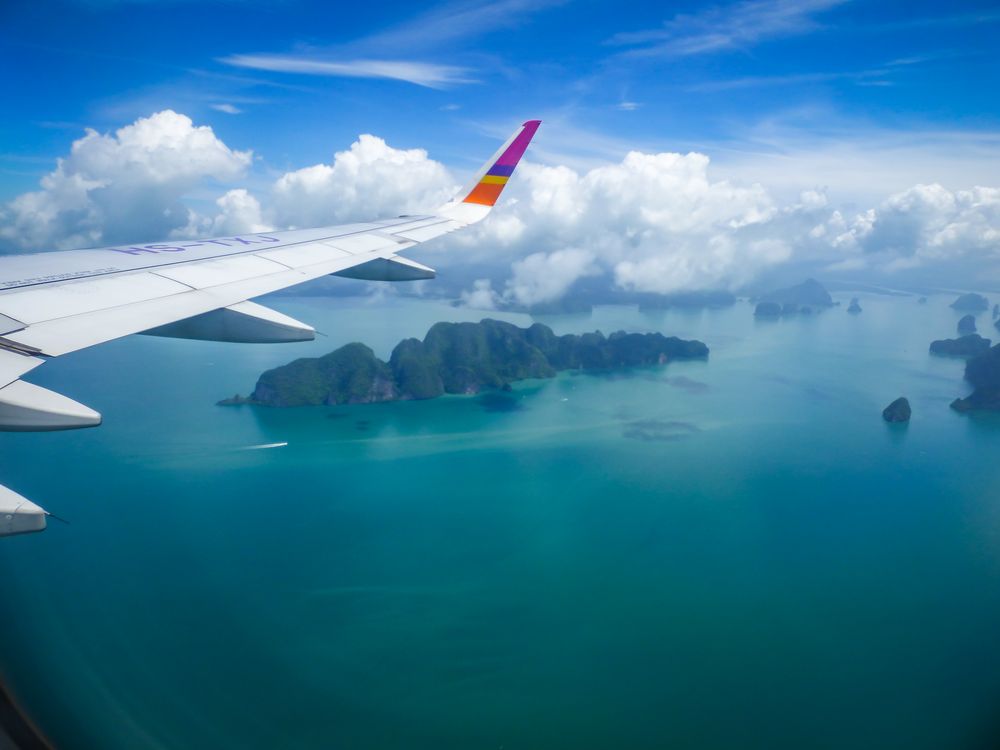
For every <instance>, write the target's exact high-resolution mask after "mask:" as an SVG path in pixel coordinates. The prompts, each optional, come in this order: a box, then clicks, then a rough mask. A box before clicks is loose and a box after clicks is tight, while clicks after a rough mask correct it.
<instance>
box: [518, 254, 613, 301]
mask: <svg viewBox="0 0 1000 750" xmlns="http://www.w3.org/2000/svg"><path fill="white" fill-rule="evenodd" d="M511 270H512V271H513V276H512V277H511V279H510V280H509V281H508V282H507V287H506V290H505V291H504V297H505V298H507V299H510V300H513V301H514V302H517V303H519V304H522V305H535V304H538V303H540V302H551V301H553V300H557V299H559V298H560V297H562V296H563V295H564V294H566V292H567V291H568V290H569V288H570V287H571V286H572V285H573V283H574V282H575V281H576V280H577V279H579V278H582V277H583V276H592V275H594V274H597V273H599V270H598V269H597V267H596V266H595V265H594V254H593V253H592V252H590V251H588V250H578V249H576V248H569V249H565V250H556V251H555V252H552V253H548V254H546V253H532V254H531V255H529V256H528V257H526V258H522V259H521V260H518V261H515V262H514V264H513V265H512V266H511Z"/></svg>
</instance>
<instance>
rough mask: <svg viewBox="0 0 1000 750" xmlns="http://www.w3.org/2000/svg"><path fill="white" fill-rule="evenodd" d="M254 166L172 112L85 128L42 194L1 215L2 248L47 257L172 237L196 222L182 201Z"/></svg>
mask: <svg viewBox="0 0 1000 750" xmlns="http://www.w3.org/2000/svg"><path fill="white" fill-rule="evenodd" d="M250 163H251V153H250V152H249V151H234V150H232V149H230V148H229V147H228V146H226V144H224V143H223V142H222V141H221V140H219V139H218V138H217V137H216V135H215V133H213V132H212V129H211V128H209V127H204V126H202V127H195V126H194V124H193V123H192V122H191V120H190V119H189V118H188V117H186V116H184V115H181V114H177V113H176V112H173V111H171V110H165V111H163V112H159V113H157V114H154V115H152V116H150V117H146V118H140V119H138V120H136V121H135V122H134V123H133V124H131V125H127V126H125V127H123V128H121V129H119V130H118V131H117V132H115V133H114V134H113V135H112V134H101V133H98V132H96V131H94V130H89V129H88V130H87V131H86V135H84V137H83V138H80V139H79V140H77V141H75V142H74V143H73V146H72V148H71V150H70V154H69V156H67V157H65V158H63V159H60V160H59V161H58V163H57V166H56V169H55V170H54V171H52V172H50V173H49V174H48V175H46V176H45V177H44V178H42V181H41V190H38V191H36V192H31V193H24V194H23V195H20V196H18V197H17V198H15V199H14V200H13V201H11V202H10V203H8V204H7V205H6V206H5V207H4V208H3V209H0V242H2V244H3V245H5V246H7V247H8V248H11V249H32V250H48V249H55V248H72V247H83V246H88V245H100V244H114V243H116V242H127V241H136V240H140V239H147V240H149V239H156V238H161V237H167V236H168V235H170V234H171V233H172V232H176V231H177V230H178V229H180V228H182V227H184V226H186V225H188V224H190V222H191V217H190V212H189V209H188V208H187V207H185V206H184V205H183V204H182V203H181V202H180V199H181V197H182V196H184V195H185V194H186V193H188V192H189V191H191V190H192V189H193V188H194V187H196V186H197V185H199V184H201V183H202V182H203V181H204V180H206V179H209V178H211V179H215V180H233V179H236V178H238V177H240V176H242V175H243V174H244V173H245V171H246V169H247V167H248V166H249V165H250Z"/></svg>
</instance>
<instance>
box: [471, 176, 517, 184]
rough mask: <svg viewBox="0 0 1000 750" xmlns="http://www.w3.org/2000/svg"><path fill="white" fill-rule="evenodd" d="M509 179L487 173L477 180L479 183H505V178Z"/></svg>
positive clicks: (507, 178)
mask: <svg viewBox="0 0 1000 750" xmlns="http://www.w3.org/2000/svg"><path fill="white" fill-rule="evenodd" d="M509 179H510V178H509V177H503V176H501V175H496V174H488V175H486V176H485V177H483V179H481V180H480V181H479V184H481V185H482V184H484V183H485V184H486V185H506V184H507V180H509Z"/></svg>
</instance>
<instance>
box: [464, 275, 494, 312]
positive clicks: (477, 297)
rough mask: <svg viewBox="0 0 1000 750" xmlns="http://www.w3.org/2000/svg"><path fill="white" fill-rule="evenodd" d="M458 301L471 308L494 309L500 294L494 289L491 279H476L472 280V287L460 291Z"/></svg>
mask: <svg viewBox="0 0 1000 750" xmlns="http://www.w3.org/2000/svg"><path fill="white" fill-rule="evenodd" d="M459 302H461V303H462V305H463V306H464V307H471V308H472V309H473V310H495V309H496V307H497V304H498V303H499V302H500V295H499V294H497V293H496V291H494V289H493V282H492V281H490V280H489V279H476V280H475V281H474V282H472V289H470V290H467V291H463V292H462V293H461V295H460V297H459Z"/></svg>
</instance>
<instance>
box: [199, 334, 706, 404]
mask: <svg viewBox="0 0 1000 750" xmlns="http://www.w3.org/2000/svg"><path fill="white" fill-rule="evenodd" d="M707 356H708V347H707V346H705V344H703V343H702V342H700V341H694V340H692V341H686V340H684V339H679V338H676V337H674V336H663V335H662V334H659V333H645V334H643V333H625V332H624V331H618V332H616V333H612V334H611V335H610V336H605V335H604V334H602V333H601V332H600V331H596V332H594V333H585V334H582V335H576V334H567V335H564V336H556V335H555V333H553V331H552V329H551V328H549V327H548V326H546V325H543V324H541V323H535V324H534V325H532V326H531V327H529V328H518V327H517V326H515V325H512V324H510V323H505V322H503V321H499V320H492V319H485V320H482V321H480V322H479V323H436V324H435V325H434V326H432V327H431V329H430V330H429V331H428V332H427V335H426V336H425V337H424V339H423V341H421V340H419V339H412V338H411V339H404V340H403V341H401V342H399V344H397V345H396V348H395V349H393V350H392V354H391V356H390V357H389V361H388V362H383V361H382V360H380V359H378V358H377V357H376V356H375V353H374V352H373V351H372V350H371V349H370V348H369V347H367V346H365V345H364V344H359V343H353V344H347V345H346V346H342V347H340V348H339V349H337V350H335V351H333V352H330V353H329V354H326V355H324V356H322V357H311V358H303V359H297V360H295V361H294V362H290V363H289V364H287V365H283V366H281V367H276V368H274V369H273V370H268V371H266V372H264V373H263V374H262V375H261V376H260V378H259V379H258V380H257V386H256V388H254V391H253V393H251V394H250V395H249V396H246V397H244V396H238V395H237V396H233V397H232V398H228V399H225V400H223V401H220V402H219V403H220V405H225V406H228V405H237V404H259V405H262V406H308V405H322V404H327V405H333V404H364V403H376V402H382V401H402V400H411V399H428V398H436V397H438V396H441V395H443V394H445V393H457V394H474V393H479V392H480V391H483V390H489V389H503V388H509V387H510V384H511V383H513V382H515V381H517V380H524V379H526V378H551V377H554V376H555V374H556V373H557V372H559V371H561V370H616V369H624V368H628V367H638V366H643V365H655V364H664V363H666V362H670V361H671V360H677V359H704V358H705V357H707Z"/></svg>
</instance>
